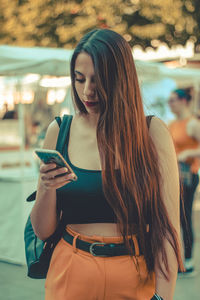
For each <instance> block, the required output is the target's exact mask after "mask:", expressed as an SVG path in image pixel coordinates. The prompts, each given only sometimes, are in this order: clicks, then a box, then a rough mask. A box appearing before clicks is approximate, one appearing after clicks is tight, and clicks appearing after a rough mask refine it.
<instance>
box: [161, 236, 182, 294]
mask: <svg viewBox="0 0 200 300" xmlns="http://www.w3.org/2000/svg"><path fill="white" fill-rule="evenodd" d="M165 249H166V253H167V261H168V265H169V275H168V276H169V278H168V279H169V280H167V279H166V278H165V276H164V275H163V274H162V273H161V271H160V269H159V268H158V265H156V269H155V276H156V293H157V294H158V295H160V296H161V297H162V298H163V299H164V300H173V295H174V290H175V286H176V279H177V273H178V263H177V259H176V256H175V254H174V251H173V249H172V247H171V245H170V244H169V242H168V241H165ZM158 259H159V261H160V262H161V266H162V268H163V270H164V271H166V269H165V266H164V263H163V261H162V258H161V255H160V256H159V257H158Z"/></svg>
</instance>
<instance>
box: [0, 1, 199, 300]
mask: <svg viewBox="0 0 200 300" xmlns="http://www.w3.org/2000/svg"><path fill="white" fill-rule="evenodd" d="M94 28H110V29H112V30H115V31H117V32H118V33H120V34H121V35H122V36H123V37H124V38H125V39H126V40H127V41H128V43H129V44H130V46H131V48H132V52H133V57H134V59H135V64H136V68H137V72H138V77H139V82H140V87H141V92H142V96H143V101H144V108H145V113H146V114H154V115H157V116H158V117H159V118H161V119H162V120H163V121H164V122H166V123H167V124H168V123H169V122H170V121H171V120H172V119H173V118H174V116H173V115H172V113H171V112H170V110H169V107H168V99H169V96H170V93H171V92H172V91H173V90H174V89H175V88H184V89H186V90H187V91H188V92H189V93H190V94H191V96H192V102H191V111H192V112H193V114H194V115H195V116H197V117H199V116H200V30H199V28H200V9H199V1H198V0H165V1H161V0H149V1H148V0H109V1H108V0H95V1H92V0H76V1H75V0H74V1H65V0H34V1H30V0H12V1H10V0H1V1H0V198H1V201H0V261H1V262H0V299H2V300H7V299H16V300H18V299H20V300H23V299H28V298H29V299H39V300H40V299H43V297H44V296H43V284H44V283H43V281H40V282H38V281H37V282H35V281H34V280H31V279H28V278H26V268H25V254H24V243H23V230H24V225H25V222H26V219H27V216H28V214H29V212H30V209H31V207H32V203H26V202H25V199H26V197H27V196H28V195H29V194H30V193H31V192H32V191H34V190H35V189H36V187H37V178H38V160H37V159H36V157H35V156H34V154H33V150H34V149H35V148H39V147H41V146H42V143H43V140H44V136H45V132H46V129H47V127H48V124H49V123H50V122H51V121H52V120H53V119H54V117H55V116H58V115H60V116H62V115H63V114H66V113H67V114H74V108H73V104H72V100H71V82H70V77H69V64H70V58H71V55H72V52H73V49H74V47H75V46H76V44H77V42H78V41H79V40H80V38H81V37H82V36H83V35H84V34H85V33H86V32H88V31H90V30H92V29H94ZM199 190H200V189H199V187H198V188H197V192H196V198H195V204H194V218H195V220H194V224H195V229H196V231H195V238H196V240H195V241H196V242H195V261H196V265H197V269H198V268H199V269H198V270H199V272H200V255H199V251H200V235H199V228H200V227H199V226H200V222H199V217H200V202H199V198H200V197H199ZM8 263H10V264H8ZM198 266H199V267H198ZM16 277H17V278H18V280H17V281H16ZM199 280H200V275H199V273H198V274H197V276H196V277H195V278H193V279H178V282H177V288H176V295H175V299H176V300H179V299H182V300H187V299H200V296H199V294H200V287H199V282H200V281H199ZM11 286H12V288H11V289H10V287H11ZM22 290H23V291H24V292H23V291H22ZM31 297H32V298H31Z"/></svg>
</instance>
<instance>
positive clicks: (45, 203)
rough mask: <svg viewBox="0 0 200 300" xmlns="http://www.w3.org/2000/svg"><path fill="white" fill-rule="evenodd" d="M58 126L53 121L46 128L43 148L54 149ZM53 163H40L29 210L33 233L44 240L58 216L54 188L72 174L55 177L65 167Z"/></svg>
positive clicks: (56, 221) (52, 229)
mask: <svg viewBox="0 0 200 300" xmlns="http://www.w3.org/2000/svg"><path fill="white" fill-rule="evenodd" d="M58 132H59V127H58V125H57V123H56V121H53V122H52V123H51V124H50V125H49V127H48V130H47V133H46V137H45V141H44V145H43V148H44V149H55V148H56V142H57V137H58ZM55 167H56V165H55V164H48V165H46V164H43V163H42V164H41V166H40V177H39V181H38V188H37V197H36V201H35V204H34V207H33V209H32V212H31V222H32V226H33V229H34V231H35V234H36V235H37V236H38V237H39V238H40V239H41V240H45V239H46V238H47V237H49V236H50V235H51V234H53V232H54V231H55V229H56V227H57V224H58V220H59V216H58V215H57V211H56V189H57V188H59V187H61V186H64V185H65V184H66V183H68V182H70V179H71V177H72V175H63V176H61V177H58V178H55V176H56V175H58V174H61V173H65V172H66V171H67V169H65V168H60V169H57V170H54V169H55Z"/></svg>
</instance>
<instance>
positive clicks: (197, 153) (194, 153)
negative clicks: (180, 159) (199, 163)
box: [186, 148, 200, 158]
mask: <svg viewBox="0 0 200 300" xmlns="http://www.w3.org/2000/svg"><path fill="white" fill-rule="evenodd" d="M186 151H187V153H188V157H191V158H193V157H199V158H200V148H197V149H190V150H186Z"/></svg>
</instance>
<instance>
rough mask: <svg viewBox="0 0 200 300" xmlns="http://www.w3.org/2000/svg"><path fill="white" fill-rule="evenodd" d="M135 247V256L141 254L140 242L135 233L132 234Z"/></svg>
mask: <svg viewBox="0 0 200 300" xmlns="http://www.w3.org/2000/svg"><path fill="white" fill-rule="evenodd" d="M132 239H133V243H134V248H135V256H140V250H139V244H138V240H137V238H136V236H135V235H133V236H132Z"/></svg>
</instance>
